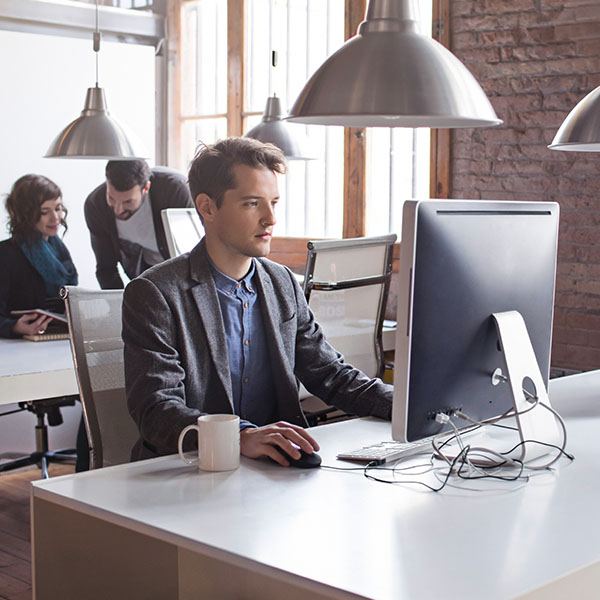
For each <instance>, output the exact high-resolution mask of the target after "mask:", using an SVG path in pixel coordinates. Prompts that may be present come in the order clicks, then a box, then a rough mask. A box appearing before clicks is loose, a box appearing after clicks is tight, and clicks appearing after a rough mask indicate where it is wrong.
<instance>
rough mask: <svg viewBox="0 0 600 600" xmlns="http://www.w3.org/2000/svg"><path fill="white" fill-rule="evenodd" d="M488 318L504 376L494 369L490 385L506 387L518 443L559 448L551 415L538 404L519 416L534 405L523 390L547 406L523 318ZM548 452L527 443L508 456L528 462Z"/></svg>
mask: <svg viewBox="0 0 600 600" xmlns="http://www.w3.org/2000/svg"><path fill="white" fill-rule="evenodd" d="M492 317H493V318H494V321H495V323H496V329H497V331H498V337H499V339H500V345H501V347H502V352H503V354H504V362H505V366H506V377H505V376H504V374H502V372H501V370H500V369H497V370H496V371H495V372H494V375H493V377H492V383H493V384H494V385H498V384H500V383H501V382H507V383H508V384H509V385H510V388H511V393H512V397H513V404H514V408H515V413H516V415H515V422H516V426H517V429H518V433H519V439H520V441H522V442H524V441H526V440H538V441H540V442H544V443H546V444H553V445H560V443H561V434H560V430H559V427H558V424H557V422H556V417H555V416H554V415H553V414H552V412H550V411H549V410H547V409H546V408H544V407H543V406H540V405H539V404H538V406H536V407H535V408H533V409H532V410H529V411H528V412H526V413H525V414H519V413H523V411H526V410H527V409H529V408H531V407H532V406H533V405H534V403H533V402H532V400H531V398H530V397H528V396H527V394H526V393H525V392H524V390H527V391H528V392H530V393H531V394H532V395H533V396H537V398H538V399H539V403H540V404H545V405H546V406H550V400H549V398H548V393H547V392H546V386H545V385H544V380H543V379H542V374H541V373H540V368H539V365H538V362H537V359H536V357H535V353H534V351H533V346H532V345H531V339H530V338H529V333H528V332H527V327H526V326H525V321H524V320H523V317H522V316H521V314H520V313H518V312H517V311H515V310H511V311H508V312H501V313H494V314H493V315H492ZM532 388H533V389H532ZM551 450H552V448H550V447H548V446H544V445H543V444H536V443H532V442H528V443H526V444H523V445H522V446H520V448H518V449H517V450H516V451H515V452H517V455H511V457H512V458H515V459H518V460H521V461H523V462H525V461H527V462H529V461H532V460H535V459H536V458H539V457H540V456H544V455H545V454H548V452H550V451H551ZM519 454H520V456H519Z"/></svg>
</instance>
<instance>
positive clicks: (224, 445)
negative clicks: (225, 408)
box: [178, 415, 240, 471]
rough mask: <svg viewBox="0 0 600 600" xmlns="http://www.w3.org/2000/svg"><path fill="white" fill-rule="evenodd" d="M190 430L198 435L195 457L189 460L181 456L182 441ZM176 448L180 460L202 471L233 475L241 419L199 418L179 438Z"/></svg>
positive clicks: (237, 455)
mask: <svg viewBox="0 0 600 600" xmlns="http://www.w3.org/2000/svg"><path fill="white" fill-rule="evenodd" d="M192 429H195V430H196V431H197V432H198V456H197V457H196V458H195V459H192V460H190V459H188V458H186V457H185V456H184V454H183V438H184V437H185V435H186V433H188V431H191V430H192ZM178 448H179V457H180V458H181V460H183V461H184V462H186V463H188V464H189V465H194V464H197V465H198V467H200V469H202V470H203V471H233V469H237V468H238V467H239V466H240V418H239V417H238V416H237V415H202V416H200V417H198V421H197V424H196V425H188V426H187V427H186V428H185V429H184V430H183V431H182V432H181V433H180V434H179V444H178Z"/></svg>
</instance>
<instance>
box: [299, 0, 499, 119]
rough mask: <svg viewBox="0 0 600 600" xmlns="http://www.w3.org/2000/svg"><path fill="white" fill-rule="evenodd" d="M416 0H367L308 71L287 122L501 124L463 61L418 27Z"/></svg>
mask: <svg viewBox="0 0 600 600" xmlns="http://www.w3.org/2000/svg"><path fill="white" fill-rule="evenodd" d="M417 23H418V18H417V9H416V1H415V0H369V3H368V6H367V13H366V18H365V20H364V21H363V22H362V23H361V24H360V25H359V27H358V32H357V34H356V35H355V36H354V37H353V38H351V39H350V40H348V41H347V42H346V43H345V44H344V45H343V46H342V47H341V48H340V49H339V50H338V51H337V52H336V53H335V54H333V55H332V56H330V57H329V58H328V59H327V60H326V61H325V62H324V63H323V64H322V65H321V66H320V67H319V69H317V71H316V72H315V73H314V74H313V76H312V77H311V78H310V80H309V81H308V83H307V84H306V85H305V86H304V89H303V90H302V92H301V93H300V95H299V96H298V98H297V100H296V102H295V103H294V105H293V106H292V109H291V110H290V115H289V117H288V120H289V121H292V122H295V123H314V124H318V125H344V126H347V127H438V128H456V127H489V126H492V125H500V124H501V123H502V121H501V120H500V119H498V117H497V115H496V113H495V112H494V109H493V108H492V105H491V104H490V101H489V100H488V98H487V96H486V95H485V93H484V91H483V90H482V88H481V86H480V85H479V84H478V83H477V81H476V79H475V78H474V77H473V75H471V73H470V72H469V71H468V70H467V68H466V67H465V66H464V65H463V64H462V63H461V62H460V61H459V60H458V58H456V56H454V55H453V54H452V53H451V52H450V51H449V50H447V49H446V48H444V46H442V45H441V44H440V43H439V42H437V41H435V40H434V39H432V38H430V37H427V36H425V35H423V34H421V33H419V31H418V28H417Z"/></svg>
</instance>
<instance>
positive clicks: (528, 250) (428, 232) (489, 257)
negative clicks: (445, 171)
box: [392, 200, 559, 441]
mask: <svg viewBox="0 0 600 600" xmlns="http://www.w3.org/2000/svg"><path fill="white" fill-rule="evenodd" d="M558 215H559V208H558V205H557V204H555V203H548V202H500V201H479V200H423V201H412V200H411V201H407V202H406V203H405V205H404V214H403V228H402V241H401V252H400V269H399V293H398V329H397V333H396V356H395V368H394V406H393V417H392V436H393V438H394V439H395V440H399V441H414V440H418V439H422V438H424V437H428V436H431V435H435V434H437V433H440V432H441V431H443V430H444V428H448V426H447V425H446V426H443V425H441V424H439V423H438V422H436V421H435V415H436V413H438V412H440V411H443V412H446V413H450V412H451V411H452V410H454V409H457V408H458V409H460V410H462V411H463V412H465V413H466V414H468V415H469V416H470V417H472V418H474V419H476V420H478V421H482V420H486V419H490V418H492V417H495V416H498V415H500V414H503V413H504V412H506V411H507V410H509V409H510V408H511V407H512V405H513V399H512V396H511V391H510V386H509V385H493V382H492V374H493V373H494V371H495V370H496V369H497V368H501V369H503V370H504V369H505V365H504V357H503V354H502V351H501V348H500V344H499V340H498V334H497V332H496V326H495V324H494V321H493V319H492V316H491V315H492V314H493V313H497V312H504V311H514V310H516V311H518V312H519V313H520V314H521V315H522V317H523V319H524V321H525V325H526V327H527V331H528V333H529V337H530V339H531V343H532V346H533V350H534V353H535V358H536V359H537V362H538V365H539V369H540V372H541V375H542V378H543V381H544V384H545V385H546V389H547V386H548V378H549V372H550V350H551V338H552V318H553V308H554V288H555V274H556V253H557V241H558Z"/></svg>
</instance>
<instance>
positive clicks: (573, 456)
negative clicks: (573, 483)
mask: <svg viewBox="0 0 600 600" xmlns="http://www.w3.org/2000/svg"><path fill="white" fill-rule="evenodd" d="M525 444H540V445H542V446H547V447H548V448H553V449H554V450H558V452H559V454H561V455H562V456H565V457H566V458H568V459H569V460H575V455H573V454H569V453H568V452H567V451H565V450H564V449H563V448H561V447H560V446H557V445H556V444H549V443H548V442H542V441H541V440H522V441H520V442H519V443H518V444H516V445H515V446H513V447H512V448H511V449H510V450H507V451H506V452H500V454H503V455H507V454H510V453H511V452H514V451H515V450H516V449H517V448H518V447H519V446H524V445H525ZM515 462H516V461H515Z"/></svg>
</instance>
